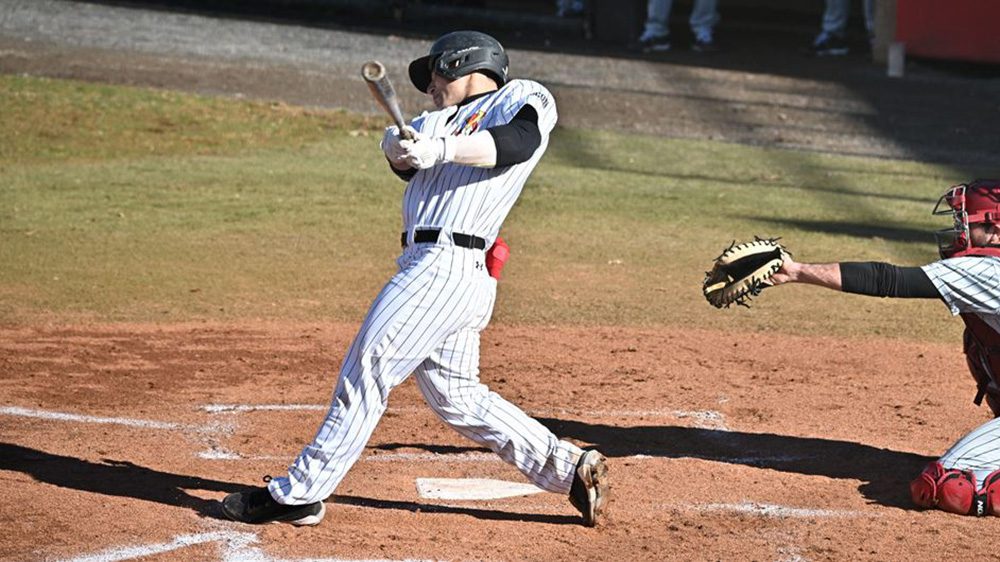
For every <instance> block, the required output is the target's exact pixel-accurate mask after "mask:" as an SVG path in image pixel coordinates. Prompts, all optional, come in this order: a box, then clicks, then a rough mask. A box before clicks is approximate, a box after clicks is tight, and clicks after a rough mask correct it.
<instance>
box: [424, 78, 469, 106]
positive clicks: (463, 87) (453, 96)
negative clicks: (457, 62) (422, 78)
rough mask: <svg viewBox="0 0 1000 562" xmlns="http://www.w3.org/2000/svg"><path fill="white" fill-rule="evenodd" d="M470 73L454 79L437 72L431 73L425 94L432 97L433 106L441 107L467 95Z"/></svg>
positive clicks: (456, 101) (454, 102)
mask: <svg viewBox="0 0 1000 562" xmlns="http://www.w3.org/2000/svg"><path fill="white" fill-rule="evenodd" d="M471 84H472V75H471V74H468V75H465V76H462V77H461V78H458V79H456V80H448V79H447V78H445V77H444V76H441V75H440V74H438V73H437V72H435V73H433V74H431V83H430V84H428V85H427V94H428V95H430V96H431V98H433V99H434V107H437V108H438V109H442V108H445V107H448V106H450V105H456V104H457V103H458V102H460V101H462V100H464V99H465V98H467V97H469V96H470V95H471V94H469V90H470V86H471Z"/></svg>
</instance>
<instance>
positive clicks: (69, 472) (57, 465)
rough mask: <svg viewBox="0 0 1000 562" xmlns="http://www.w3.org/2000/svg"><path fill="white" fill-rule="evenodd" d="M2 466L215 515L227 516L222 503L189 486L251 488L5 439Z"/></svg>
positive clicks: (38, 477)
mask: <svg viewBox="0 0 1000 562" xmlns="http://www.w3.org/2000/svg"><path fill="white" fill-rule="evenodd" d="M0 470H10V471H15V472H22V473H24V474H27V475H29V476H31V477H32V478H34V479H35V480H37V481H39V482H45V483H46V484H52V485H54V486H59V487H61V488H69V489H72V490H80V491H83V492H94V493H97V494H105V495H108V496H120V497H126V498H135V499H140V500H145V501H150V502H156V503H162V504H166V505H172V506H176V507H186V508H190V509H192V510H194V511H195V512H197V513H198V514H199V515H201V516H202V517H209V518H213V519H225V516H224V515H223V514H222V510H221V508H220V507H219V502H217V501H214V500H206V499H202V498H199V497H196V496H192V495H190V494H188V493H187V492H186V491H185V490H209V491H212V492H227V493H229V492H238V491H240V490H243V489H245V488H246V486H243V485H240V484H232V483H229V482H220V481H218V480H208V479H204V478H199V477H197V476H186V475H183V474H172V473H169V472H161V471H158V470H153V469H151V468H146V467H144V466H139V465H137V464H133V463H130V462H127V461H116V460H110V459H103V460H102V462H101V463H95V462H91V461H87V460H83V459H78V458H75V457H67V456H63V455H56V454H52V453H46V452H44V451H39V450H38V449H31V448H29V447H22V446H20V445H13V444H11V443H0Z"/></svg>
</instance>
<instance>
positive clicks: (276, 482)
mask: <svg viewBox="0 0 1000 562" xmlns="http://www.w3.org/2000/svg"><path fill="white" fill-rule="evenodd" d="M526 103H527V104H531V105H532V106H533V107H534V108H535V110H536V111H537V113H538V116H539V119H538V120H539V123H538V125H539V130H540V131H541V133H542V143H541V146H540V148H539V149H538V150H536V151H535V154H534V155H533V156H532V157H531V159H529V160H528V161H527V162H523V163H520V164H515V165H512V166H507V167H503V168H498V169H492V168H491V169H487V168H476V167H470V166H459V165H452V164H440V165H438V166H435V167H433V168H430V169H427V170H421V171H419V172H417V173H416V175H415V176H414V177H413V178H412V179H411V180H410V182H409V184H408V185H407V188H406V192H405V193H404V195H403V227H404V230H405V232H406V233H407V242H408V246H407V247H406V248H405V249H404V251H403V254H402V255H401V256H400V257H399V259H398V260H397V264H398V266H399V270H398V272H397V273H396V275H394V276H393V277H392V278H391V279H390V280H389V282H388V283H386V285H385V287H384V288H383V289H382V291H381V292H380V293H379V295H378V296H377V297H376V299H375V301H374V303H373V304H372V306H371V308H370V310H369V311H368V314H367V315H366V317H365V320H364V323H363V324H362V326H361V329H360V330H359V332H358V335H357V336H356V337H355V339H354V341H353V342H352V343H351V346H350V348H349V349H348V351H347V354H346V355H345V356H344V360H343V363H342V364H341V367H340V377H339V379H338V383H337V387H336V390H335V391H334V395H333V400H332V403H331V405H330V409H329V411H328V412H327V415H326V418H325V419H324V420H323V423H322V425H321V426H320V428H319V430H318V431H317V433H316V437H315V438H314V439H313V442H312V443H310V444H309V445H307V446H306V447H305V448H304V449H303V450H302V452H301V453H300V454H299V456H298V458H297V459H296V460H295V462H294V463H293V464H292V466H290V467H289V470H288V475H287V476H284V477H281V478H274V479H272V480H271V482H270V484H269V485H268V487H269V489H270V491H271V495H272V496H274V498H275V499H276V500H277V501H278V502H279V503H283V504H303V503H311V502H315V501H321V500H324V499H326V498H327V497H329V496H330V495H331V494H332V493H333V491H334V490H335V489H336V487H337V485H338V484H339V483H340V481H341V480H343V478H344V476H345V474H346V473H347V471H348V470H349V469H350V467H351V466H352V465H353V464H354V463H355V462H356V461H357V460H358V458H359V457H360V456H361V453H362V451H363V450H364V447H365V444H366V443H367V442H368V439H369V438H370V437H371V435H372V433H373V432H374V431H375V426H376V425H377V424H378V421H379V419H380V418H381V417H382V415H383V414H384V413H385V410H386V406H387V401H388V398H389V393H390V392H391V391H392V389H393V388H395V387H396V386H397V385H399V384H400V383H401V382H403V381H404V380H406V378H407V377H408V376H409V375H410V373H414V374H415V376H416V379H417V384H418V386H419V388H420V390H421V392H422V393H423V395H424V398H425V399H426V400H427V403H428V404H429V405H430V407H431V408H432V409H433V411H434V412H435V413H436V414H437V415H438V417H440V418H441V419H442V420H443V421H444V422H445V423H447V424H449V425H451V426H452V427H454V428H455V429H456V430H457V431H458V432H459V433H461V434H462V435H465V436H466V437H468V438H470V439H472V440H473V441H475V442H476V443H479V444H481V445H485V446H487V447H489V448H490V449H491V450H493V451H495V452H496V453H497V454H499V455H500V456H501V457H502V458H503V459H504V460H506V461H507V462H509V463H511V464H513V465H514V466H516V467H517V468H518V469H519V470H520V471H521V472H522V473H523V474H524V475H525V476H527V477H528V479H529V480H531V482H533V483H534V484H535V485H537V486H539V487H540V488H542V489H545V490H549V491H552V492H558V493H563V494H566V493H568V492H569V490H570V487H571V485H572V482H573V476H574V472H575V468H576V463H577V461H578V460H579V458H580V455H581V454H582V451H581V450H580V448H579V447H576V446H575V445H573V444H571V443H568V442H565V441H560V440H559V439H557V438H556V437H555V435H553V434H552V432H550V431H549V430H548V429H547V428H545V427H544V426H543V425H542V424H540V423H538V421H536V420H534V419H532V418H531V417H530V416H528V415H527V414H525V413H524V412H523V411H521V410H520V409H519V408H518V407H516V406H514V405H513V404H511V403H510V402H508V401H506V400H504V399H503V398H501V397H500V396H499V395H497V394H496V393H494V392H490V391H489V389H488V388H486V386H485V385H483V384H482V383H480V381H479V333H480V331H482V329H483V328H485V327H486V325H487V323H488V322H489V319H490V316H491V315H492V313H493V304H494V300H495V298H496V281H495V280H494V279H493V278H492V277H490V276H489V275H488V274H487V272H486V269H485V267H484V260H485V254H484V252H483V251H482V250H470V249H465V248H459V247H455V246H453V245H451V243H450V240H451V233H453V232H461V233H463V234H468V235H475V236H479V237H481V238H485V239H486V240H487V244H488V245H491V244H492V243H493V241H494V240H495V239H496V236H497V233H498V232H499V230H500V225H501V224H502V223H503V220H504V219H505V218H506V216H507V213H508V212H510V209H511V207H512V206H513V205H514V202H515V201H516V200H517V198H518V196H519V195H520V193H521V189H522V188H523V186H524V182H525V180H526V179H527V177H528V175H529V174H530V173H531V171H532V170H533V169H534V167H535V165H536V164H537V163H538V160H539V159H540V158H541V156H542V153H544V152H545V148H546V147H547V145H548V138H549V133H550V132H551V130H552V128H553V127H554V126H555V121H556V110H555V103H554V101H553V100H552V98H551V96H550V95H549V93H548V92H547V91H546V90H545V89H544V88H543V87H542V86H541V85H539V84H537V83H535V82H531V81H526V80H514V81H511V82H510V83H508V84H507V85H505V86H504V87H503V88H501V89H500V90H498V91H497V92H495V93H493V94H490V95H487V96H483V97H481V98H478V99H476V100H473V101H472V102H470V103H469V104H467V105H465V106H460V107H458V108H455V107H451V108H445V109H443V110H440V111H436V112H433V113H425V114H423V115H421V116H420V117H418V118H417V119H415V120H414V122H413V126H414V128H416V129H417V130H419V131H421V132H423V133H425V134H428V135H430V136H443V135H447V134H469V133H470V132H471V130H470V129H471V125H470V124H472V123H475V122H476V119H479V121H478V122H479V125H478V129H479V130H482V129H484V128H489V127H493V126H497V125H502V124H505V123H508V122H509V121H510V120H511V119H512V118H513V117H514V115H515V114H516V113H517V112H518V110H520V108H521V107H523V106H524V105H525V104H526ZM417 228H438V229H441V231H442V236H441V239H440V240H438V242H437V243H436V244H426V243H421V244H413V243H412V242H413V231H414V230H415V229H417Z"/></svg>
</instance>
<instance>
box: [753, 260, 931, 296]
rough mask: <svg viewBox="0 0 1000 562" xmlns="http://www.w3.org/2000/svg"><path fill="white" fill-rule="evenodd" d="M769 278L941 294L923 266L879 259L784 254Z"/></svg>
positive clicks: (863, 291) (862, 290)
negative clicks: (798, 258) (801, 259)
mask: <svg viewBox="0 0 1000 562" xmlns="http://www.w3.org/2000/svg"><path fill="white" fill-rule="evenodd" d="M768 281H769V282H770V284H771V285H782V284H784V283H809V284H810V285H819V286H820V287H826V288H828V289H833V290H835V291H843V292H845V293H853V294H856V295H868V296H872V297H896V298H910V299H914V298H916V299H931V298H940V297H941V293H940V292H939V291H938V289H937V288H936V287H935V286H934V283H933V282H931V280H930V278H929V277H928V276H927V273H925V272H924V270H923V269H921V268H919V267H899V266H895V265H892V264H889V263H882V262H863V263H861V262H839V263H797V262H795V261H792V258H791V257H790V256H786V257H785V261H784V263H783V264H782V266H781V268H780V269H779V270H778V271H777V272H776V273H775V274H774V275H773V276H772V277H771V279H770V280H768ZM768 281H765V282H768Z"/></svg>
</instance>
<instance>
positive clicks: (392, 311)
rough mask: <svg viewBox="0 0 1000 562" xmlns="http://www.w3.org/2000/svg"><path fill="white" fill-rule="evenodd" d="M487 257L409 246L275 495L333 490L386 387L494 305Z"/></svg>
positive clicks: (297, 497) (313, 495) (297, 496)
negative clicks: (324, 409)
mask: <svg viewBox="0 0 1000 562" xmlns="http://www.w3.org/2000/svg"><path fill="white" fill-rule="evenodd" d="M484 259H485V255H484V253H483V252H482V251H481V250H468V249H465V248H456V247H453V246H428V245H420V244H418V245H415V246H411V247H409V248H407V249H406V250H405V251H404V253H403V255H402V256H401V257H400V258H399V265H400V271H399V272H398V273H397V274H396V275H395V276H393V277H392V279H390V280H389V282H388V283H387V284H386V285H385V287H384V288H383V289H382V291H381V292H380V293H379V295H378V297H377V298H376V299H375V302H374V303H373V304H372V306H371V308H370V309H369V311H368V315H367V317H366V318H365V321H364V323H363V324H362V326H361V329H360V331H359V332H358V335H357V336H356V337H355V339H354V342H353V343H352V344H351V347H350V349H349V351H348V353H347V355H346V356H345V357H344V361H343V363H342V365H341V369H340V378H339V380H338V382H337V388H336V390H335V391H334V396H333V401H332V404H331V405H330V410H329V412H328V413H327V415H326V419H324V421H323V423H322V425H321V426H320V428H319V430H318V431H317V433H316V437H315V438H314V439H313V442H312V443H310V444H309V445H307V446H306V447H305V448H304V449H303V450H302V452H301V453H300V454H299V456H298V458H297V459H296V460H295V462H294V463H293V464H292V466H290V467H289V470H288V475H287V476H285V477H280V478H274V479H272V480H271V482H270V484H269V485H268V488H269V489H270V491H271V495H272V496H273V497H274V499H275V500H277V501H278V502H279V503H282V504H289V505H298V504H305V503H312V502H315V501H322V500H325V499H326V498H327V497H329V496H330V495H331V494H332V493H333V491H334V490H335V489H336V487H337V485H338V484H340V482H341V480H343V478H344V476H345V475H346V474H347V471H348V470H349V469H350V468H351V466H353V465H354V463H355V462H356V461H357V460H358V458H359V457H360V456H361V453H362V452H363V451H364V448H365V445H366V444H367V443H368V439H369V438H370V437H371V435H372V433H373V432H374V431H375V426H376V425H377V424H378V421H379V419H381V417H382V414H383V413H385V409H386V404H387V400H388V398H389V392H390V391H391V390H392V389H393V388H395V387H396V386H397V385H399V384H400V383H401V382H403V381H404V380H406V377H407V376H409V374H410V373H411V372H413V370H414V369H416V368H417V366H418V365H420V364H421V363H423V362H424V360H425V359H427V358H428V357H430V356H431V354H432V353H433V352H434V351H435V350H437V349H439V348H440V346H441V344H442V342H444V341H446V340H447V339H448V338H449V337H450V336H451V335H452V334H455V333H458V332H461V331H463V330H465V329H466V328H467V327H468V326H470V325H476V324H477V323H478V322H479V321H480V319H481V318H482V316H483V315H484V310H483V307H484V306H491V305H492V298H493V295H494V291H495V289H496V286H495V282H493V280H492V278H490V277H489V276H488V275H487V274H486V272H485V267H483V265H482V264H483V260H484ZM477 262H478V264H479V267H476V263H477ZM484 279H485V280H488V281H484ZM491 282H492V283H493V284H492V285H491V284H490V283H491ZM485 314H486V315H487V317H488V314H489V312H488V311H486V312H485Z"/></svg>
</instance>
